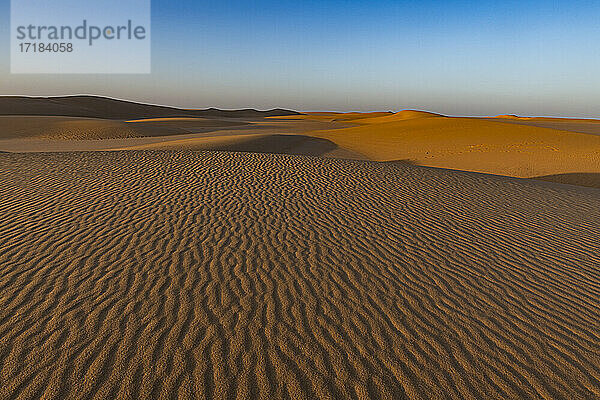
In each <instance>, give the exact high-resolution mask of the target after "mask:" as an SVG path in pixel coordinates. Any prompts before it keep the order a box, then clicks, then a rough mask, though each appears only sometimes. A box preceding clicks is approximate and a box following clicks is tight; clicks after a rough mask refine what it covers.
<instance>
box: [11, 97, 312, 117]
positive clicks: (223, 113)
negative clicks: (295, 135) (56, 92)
mask: <svg viewBox="0 0 600 400" xmlns="http://www.w3.org/2000/svg"><path fill="white" fill-rule="evenodd" d="M299 114H300V113H298V112H295V111H289V110H282V109H279V108H278V109H273V110H267V111H258V110H254V109H243V110H219V109H216V108H209V109H206V110H188V109H181V108H175V107H166V106H157V105H152V104H143V103H136V102H132V101H125V100H118V99H112V98H108V97H100V96H62V97H22V96H0V115H46V116H50V115H53V116H67V117H87V118H103V119H137V118H161V117H214V118H221V117H229V118H261V117H269V116H284V115H299Z"/></svg>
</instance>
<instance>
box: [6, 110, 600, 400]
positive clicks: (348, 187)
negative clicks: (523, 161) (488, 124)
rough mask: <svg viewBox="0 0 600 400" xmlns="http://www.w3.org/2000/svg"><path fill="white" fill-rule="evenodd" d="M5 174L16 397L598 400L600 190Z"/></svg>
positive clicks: (171, 169) (9, 347) (107, 172)
mask: <svg viewBox="0 0 600 400" xmlns="http://www.w3.org/2000/svg"><path fill="white" fill-rule="evenodd" d="M436 118H438V117H432V120H434V119H436ZM392 119H393V118H392ZM391 123H396V122H391ZM458 123H459V124H463V122H461V121H459V122H458ZM494 126H495V125H494ZM529 128H531V127H524V128H523V129H529ZM350 129H359V128H350ZM359 132H360V131H359ZM357 134H358V133H357ZM490 135H491V134H490ZM349 143H350V142H349ZM373 151H374V152H375V150H373ZM373 154H375V153H373ZM0 171H1V173H0V185H1V187H2V190H1V191H0V398H2V399H28V398H47V399H55V398H81V399H107V398H162V399H170V398H184V399H185V398H201V399H202V398H204V399H209V398H215V399H235V398H239V399H244V398H264V399H273V398H283V399H285V398H288V399H316V398H323V399H327V398H329V399H338V398H351V399H371V398H372V399H403V398H411V399H434V398H435V399H439V398H466V399H499V398H502V399H509V398H512V399H538V398H543V399H592V398H598V397H600V272H599V269H598V268H599V265H600V242H599V241H598V237H600V225H599V221H600V196H599V191H598V190H597V189H591V188H583V187H576V186H568V185H559V184H554V183H547V182H538V181H533V180H527V179H518V178H509V177H501V176H494V175H486V174H477V173H469V172H458V171H451V170H444V169H438V168H426V167H420V166H414V165H410V164H408V163H405V162H371V161H354V160H340V159H327V158H323V157H305V156H294V155H271V154H256V153H230V152H193V151H112V152H76V153H27V154H25V153H18V154H11V153H4V154H0Z"/></svg>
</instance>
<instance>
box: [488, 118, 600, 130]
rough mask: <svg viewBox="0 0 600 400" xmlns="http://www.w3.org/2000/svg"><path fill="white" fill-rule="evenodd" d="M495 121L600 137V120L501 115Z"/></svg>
mask: <svg viewBox="0 0 600 400" xmlns="http://www.w3.org/2000/svg"><path fill="white" fill-rule="evenodd" d="M494 120H496V121H501V122H508V123H513V124H520V125H531V126H539V127H541V128H551V129H558V130H565V131H570V132H580V133H591V134H594V135H600V120H596V119H575V118H535V117H518V116H515V115H499V116H498V117H496V118H494Z"/></svg>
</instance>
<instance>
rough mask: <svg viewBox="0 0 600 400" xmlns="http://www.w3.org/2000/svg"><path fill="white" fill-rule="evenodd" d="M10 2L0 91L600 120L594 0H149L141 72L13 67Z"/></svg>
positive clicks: (598, 25)
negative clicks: (146, 59)
mask: <svg viewBox="0 0 600 400" xmlns="http://www.w3.org/2000/svg"><path fill="white" fill-rule="evenodd" d="M9 4H10V2H9V1H8V0H0V18H1V19H0V52H1V53H2V54H3V56H2V57H0V94H26V95H60V94H75V93H90V94H99V95H107V96H113V97H118V98H125V99H131V100H138V101H145V102H151V103H160V104H170V105H176V106H183V107H213V106H214V107H221V108H239V107H255V108H271V107H285V108H292V109H296V110H338V111H349V110H359V111H370V110H400V109H406V108H416V109H426V110H431V111H436V112H441V113H446V114H450V115H496V114H505V113H514V114H521V115H558V116H585V117H600V76H599V75H598V71H599V70H600V2H598V1H519V2H518V1H502V2H499V1H477V2H471V1H452V0H448V1H369V2H366V1H354V0H347V1H327V0H322V1H313V0H308V1H302V2H298V1H286V0H282V1H236V0H229V1H222V0H221V1H193V0H179V1H177V2H173V1H153V2H152V54H153V55H152V74H150V75H10V74H9V57H8V54H9V22H10V21H9V16H10V13H9Z"/></svg>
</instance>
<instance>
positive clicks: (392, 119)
mask: <svg viewBox="0 0 600 400" xmlns="http://www.w3.org/2000/svg"><path fill="white" fill-rule="evenodd" d="M97 150H102V151H104V150H118V151H120V150H195V151H199V150H223V151H242V152H264V153H278V154H301V155H310V156H321V157H329V158H342V159H355V160H372V161H394V160H396V161H399V160H401V161H404V162H407V163H411V164H415V165H421V166H430V167H438V168H446V169H455V170H461V171H472V172H482V173H488V174H496V175H503V176H510V177H519V178H534V179H540V180H545V181H551V182H557V183H566V184H573V185H583V186H590V187H598V188H600V120H592V119H569V118H532V117H518V116H512V115H500V116H498V117H494V118H474V117H447V116H444V115H440V114H436V113H431V112H424V111H415V110H404V111H400V112H397V113H394V112H374V113H357V112H351V113H333V112H313V113H297V112H294V111H289V110H282V109H274V110H267V111H257V110H252V109H247V110H217V109H207V110H186V109H177V108H172V107H165V106H154V105H148V104H138V103H133V102H126V101H122V100H115V99H108V98H100V97H93V96H71V97H58V98H23V97H0V151H9V152H40V151H42V152H44V151H60V152H65V151H97Z"/></svg>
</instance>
